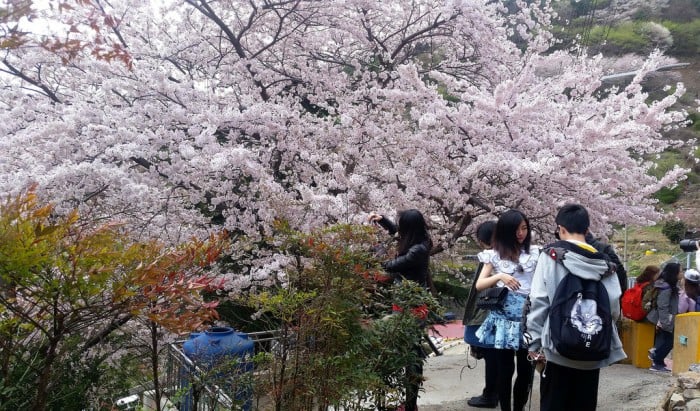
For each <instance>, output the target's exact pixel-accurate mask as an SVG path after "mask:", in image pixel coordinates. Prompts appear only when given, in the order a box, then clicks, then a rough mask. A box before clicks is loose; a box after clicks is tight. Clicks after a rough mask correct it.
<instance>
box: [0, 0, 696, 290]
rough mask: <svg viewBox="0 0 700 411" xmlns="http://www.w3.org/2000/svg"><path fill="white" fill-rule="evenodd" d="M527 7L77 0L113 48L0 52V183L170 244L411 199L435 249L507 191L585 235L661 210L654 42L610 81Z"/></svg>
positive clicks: (512, 201)
mask: <svg viewBox="0 0 700 411" xmlns="http://www.w3.org/2000/svg"><path fill="white" fill-rule="evenodd" d="M535 3H536V2H525V1H519V0H516V1H512V0H511V1H492V0H476V1H465V0H411V1H405V2H370V1H365V0H328V1H323V2H318V1H310V0H277V1H274V0H249V1H240V0H222V1H216V2H214V1H210V0H186V1H184V2H178V1H174V2H162V3H161V2H145V3H144V2H138V1H121V2H118V3H114V4H107V3H104V4H103V3H101V2H99V1H95V0H93V1H92V2H87V4H92V5H93V6H95V7H97V6H98V5H99V8H100V10H102V11H103V12H104V13H105V15H109V16H112V17H111V18H110V20H109V21H105V24H106V25H107V26H108V27H109V30H103V31H101V32H100V33H102V35H103V36H104V39H103V40H100V41H104V42H106V43H109V44H120V47H121V50H124V51H125V53H128V59H121V60H120V59H116V60H113V61H106V60H105V59H98V58H95V56H94V53H91V52H90V51H89V50H87V49H83V50H79V51H77V52H76V53H74V55H71V59H70V60H68V61H67V60H66V59H65V58H64V56H61V55H58V54H56V53H55V52H53V51H52V50H50V49H47V48H36V49H28V48H12V49H8V50H3V53H4V56H3V60H2V63H3V65H1V66H0V70H2V72H3V74H4V75H3V76H2V77H1V78H0V81H2V87H1V88H0V107H1V108H2V109H1V111H0V130H1V131H2V135H3V136H4V138H3V139H2V141H1V142H0V187H2V189H3V190H5V191H7V192H17V191H18V190H21V189H22V188H23V187H26V186H27V185H28V184H31V183H38V184H39V187H40V189H41V193H42V194H43V195H44V196H46V197H47V198H50V199H51V200H52V201H53V202H55V203H56V204H57V210H61V209H64V210H69V209H72V208H74V207H78V208H80V209H81V213H83V214H85V213H91V215H93V216H95V217H108V216H109V217H114V216H118V217H119V218H120V219H122V220H125V221H128V222H129V224H130V226H131V227H133V229H134V230H137V231H136V232H138V233H139V234H140V235H142V236H145V237H151V236H157V237H159V238H161V239H163V240H166V241H172V242H177V241H179V240H180V239H182V238H185V237H189V236H190V235H193V234H194V235H202V234H204V233H206V232H209V231H210V230H212V227H214V226H216V227H217V228H221V226H223V227H224V228H226V229H227V230H229V232H231V233H232V235H234V236H241V237H245V238H248V239H251V240H254V241H255V240H259V239H262V238H264V237H265V236H267V235H270V234H271V233H272V229H271V227H272V223H273V221H274V220H276V219H284V220H287V221H288V222H289V223H290V224H291V225H292V226H293V227H295V228H299V229H302V230H306V229H310V228H312V227H315V226H318V225H321V224H327V223H336V222H359V221H361V220H363V219H364V218H365V216H366V213H367V212H369V211H381V212H385V213H391V211H392V210H397V209H401V208H406V207H415V208H418V209H421V210H423V211H424V212H425V213H426V214H428V215H430V216H431V218H432V220H433V223H434V226H435V228H434V231H433V232H434V234H435V236H436V239H437V240H438V241H437V247H436V251H441V250H444V249H446V248H449V247H451V246H452V245H453V244H454V243H455V242H456V241H457V240H458V239H459V238H461V237H462V236H464V235H466V234H468V233H469V232H470V231H471V230H472V228H473V227H474V226H475V224H476V223H478V222H479V221H480V220H482V219H484V218H491V217H492V216H493V215H497V214H498V213H499V212H500V211H502V210H504V209H507V208H512V207H517V208H520V209H522V210H523V211H525V212H526V213H527V214H528V215H529V216H530V217H531V219H532V221H533V224H534V225H535V226H536V227H537V228H538V230H540V231H541V232H547V233H548V232H550V231H551V227H550V226H551V222H552V216H553V213H554V212H555V209H556V207H557V206H558V205H560V204H561V203H563V202H566V201H578V202H581V203H583V204H585V205H586V206H587V207H588V208H589V210H590V211H591V214H592V216H593V219H594V228H596V230H605V229H606V228H607V227H609V225H610V224H611V223H634V224H648V223H651V222H653V221H655V220H657V219H658V218H659V217H660V214H659V212H658V211H656V210H655V208H654V200H653V197H652V194H653V193H654V192H655V191H657V190H659V189H660V188H661V187H665V186H672V185H674V184H676V183H678V182H679V181H680V180H682V179H683V178H684V173H685V170H682V169H678V168H676V169H673V170H671V171H669V172H668V173H666V174H665V175H664V176H663V177H661V178H657V177H653V176H651V175H650V174H649V173H648V171H649V169H650V168H651V167H653V161H652V160H653V158H654V156H655V155H656V154H658V153H660V152H662V151H663V150H665V149H667V148H669V147H672V146H676V145H678V144H680V143H679V142H675V141H670V140H667V139H664V138H663V137H662V134H661V133H662V132H663V131H664V130H665V129H668V128H672V127H680V126H683V121H684V118H685V113H683V112H678V111H674V109H673V108H672V106H673V103H674V102H675V101H676V99H677V98H678V97H679V96H680V95H682V94H683V91H684V90H683V87H682V86H680V85H679V86H677V87H674V88H673V91H672V92H669V94H668V96H667V97H666V98H663V99H661V100H659V101H648V95H647V94H646V93H645V92H644V91H643V89H642V87H641V83H642V81H643V79H644V76H645V74H646V73H647V72H649V71H651V70H653V69H654V68H655V66H656V65H658V64H659V61H660V60H661V58H662V56H661V55H659V54H652V55H651V56H649V58H648V59H647V61H646V62H645V64H644V66H643V68H642V69H641V70H640V72H639V74H638V75H637V76H636V77H635V78H634V79H633V80H632V81H631V83H630V84H628V85H627V86H625V87H618V88H607V89H606V88H605V86H603V84H602V83H601V81H600V77H601V76H603V75H604V74H607V73H606V72H604V70H603V68H602V64H600V62H601V58H600V57H596V56H587V55H586V54H585V53H581V52H579V51H557V52H550V51H549V50H550V49H551V45H552V44H553V42H554V40H553V38H552V37H551V35H550V34H549V32H548V28H549V25H550V18H551V17H552V11H551V9H550V7H549V2H547V1H544V2H542V4H541V5H538V4H535ZM537 3H539V2H537ZM95 7H93V9H94V8H95ZM85 10H87V8H77V9H71V10H62V12H61V13H63V14H60V15H59V16H57V17H56V18H58V17H62V18H63V19H64V21H65V17H66V15H65V13H69V14H70V13H74V14H75V16H76V20H78V18H79V17H80V16H81V13H85V12H86V11H85ZM42 13H43V14H42V16H43V18H51V17H52V16H51V15H50V13H51V10H48V11H47V10H44V11H43V12H42ZM70 36H71V37H70V38H71V39H73V38H75V39H78V40H85V39H86V36H87V34H86V33H85V32H83V31H80V30H76V32H74V33H70ZM243 251H245V250H243ZM243 251H242V252H243ZM272 261H273V259H272V258H270V259H262V258H259V259H258V262H259V263H260V265H263V266H264V265H265V264H267V263H270V264H271V263H272ZM276 264H279V262H276ZM275 271H277V270H276V269H275V266H274V265H268V266H267V268H264V269H261V270H260V271H256V272H253V273H252V274H253V276H257V277H258V279H261V278H266V273H268V272H275Z"/></svg>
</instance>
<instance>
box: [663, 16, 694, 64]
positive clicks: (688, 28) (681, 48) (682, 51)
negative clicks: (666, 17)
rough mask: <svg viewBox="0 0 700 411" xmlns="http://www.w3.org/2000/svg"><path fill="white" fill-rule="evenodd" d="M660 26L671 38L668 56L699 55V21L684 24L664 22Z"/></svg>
mask: <svg viewBox="0 0 700 411" xmlns="http://www.w3.org/2000/svg"><path fill="white" fill-rule="evenodd" d="M662 24H663V26H664V27H666V28H667V29H669V31H671V35H672V36H673V47H671V48H670V49H669V50H668V52H669V54H671V55H675V56H682V57H693V56H697V55H698V54H699V53H700V19H695V20H692V21H690V22H686V23H682V22H673V21H664V22H663V23H662Z"/></svg>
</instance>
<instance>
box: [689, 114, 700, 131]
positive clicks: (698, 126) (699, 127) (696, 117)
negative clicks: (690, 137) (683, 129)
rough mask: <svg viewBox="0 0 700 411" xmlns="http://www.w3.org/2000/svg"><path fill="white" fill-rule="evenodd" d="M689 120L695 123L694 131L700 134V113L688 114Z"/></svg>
mask: <svg viewBox="0 0 700 411" xmlns="http://www.w3.org/2000/svg"><path fill="white" fill-rule="evenodd" d="M688 119H689V120H690V121H692V122H693V124H692V125H691V127H692V129H693V130H695V131H698V132H700V113H697V112H691V113H688Z"/></svg>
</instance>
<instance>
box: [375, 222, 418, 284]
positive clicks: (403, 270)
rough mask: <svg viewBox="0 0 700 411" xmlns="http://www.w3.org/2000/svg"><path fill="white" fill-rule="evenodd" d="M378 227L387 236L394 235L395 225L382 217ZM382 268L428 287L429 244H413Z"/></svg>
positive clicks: (383, 264)
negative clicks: (387, 233) (384, 230)
mask: <svg viewBox="0 0 700 411" xmlns="http://www.w3.org/2000/svg"><path fill="white" fill-rule="evenodd" d="M378 223H379V225H380V226H382V227H383V228H384V229H386V230H387V231H388V232H389V234H392V235H393V234H396V231H397V228H396V224H394V222H393V221H391V220H389V219H388V218H386V217H384V216H382V219H381V220H379V221H378ZM382 267H383V268H384V269H385V270H386V271H387V272H388V273H390V274H392V275H401V276H402V277H403V278H405V279H407V280H411V281H415V282H417V283H418V284H420V285H421V286H423V287H426V288H427V287H428V270H429V267H430V243H429V242H428V241H424V242H422V243H418V244H414V245H412V246H411V247H409V249H408V250H407V251H406V252H405V253H403V254H400V255H398V256H397V257H396V258H394V259H391V260H389V261H385V262H384V263H382Z"/></svg>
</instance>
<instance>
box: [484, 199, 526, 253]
mask: <svg viewBox="0 0 700 411" xmlns="http://www.w3.org/2000/svg"><path fill="white" fill-rule="evenodd" d="M523 221H525V224H527V237H525V241H523V243H522V244H520V243H518V239H517V235H516V234H517V231H518V226H519V225H520V223H522V222H523ZM531 238H532V233H531V231H530V220H528V219H527V217H526V216H525V214H523V213H522V212H520V211H518V210H508V211H506V212H505V213H503V214H501V217H500V218H499V219H498V221H497V222H496V229H495V230H494V232H493V242H492V243H491V245H492V246H493V249H494V250H496V252H498V255H499V256H500V257H501V258H503V259H506V260H510V261H513V262H516V263H517V262H518V259H519V258H520V252H521V251H522V250H525V252H526V253H529V252H530V240H531Z"/></svg>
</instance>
